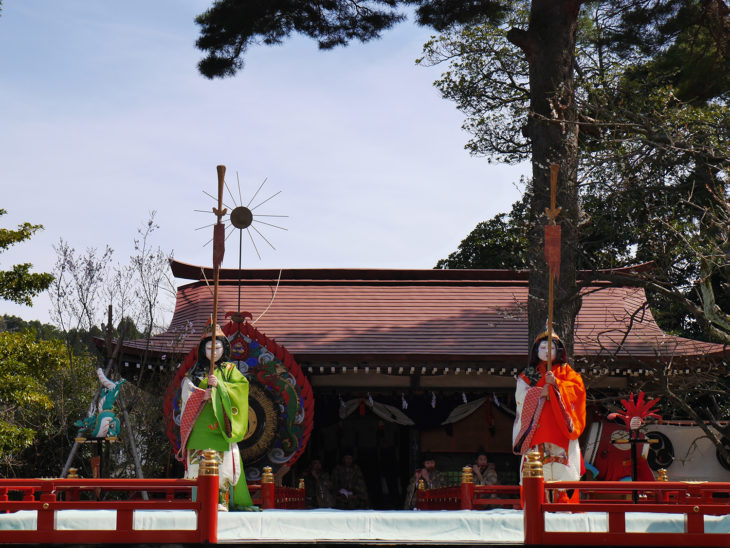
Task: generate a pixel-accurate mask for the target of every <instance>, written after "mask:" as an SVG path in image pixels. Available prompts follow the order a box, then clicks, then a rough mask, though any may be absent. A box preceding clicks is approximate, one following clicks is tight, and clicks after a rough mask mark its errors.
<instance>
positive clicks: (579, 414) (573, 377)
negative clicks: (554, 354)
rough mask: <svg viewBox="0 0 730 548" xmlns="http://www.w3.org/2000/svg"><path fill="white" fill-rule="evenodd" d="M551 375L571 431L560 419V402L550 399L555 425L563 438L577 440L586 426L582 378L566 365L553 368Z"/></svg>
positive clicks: (584, 392)
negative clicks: (568, 418)
mask: <svg viewBox="0 0 730 548" xmlns="http://www.w3.org/2000/svg"><path fill="white" fill-rule="evenodd" d="M553 374H554V375H555V379H556V380H557V381H558V390H559V391H560V398H561V400H562V402H563V406H564V410H565V412H567V414H568V416H569V417H570V419H571V421H572V423H573V429H572V431H571V430H569V429H568V427H567V425H566V424H565V421H564V420H562V419H561V417H562V416H563V410H562V409H561V408H560V407H561V406H560V402H558V401H554V400H555V398H551V399H550V407H551V408H552V411H553V414H554V415H555V418H556V423H557V424H558V425H559V428H560V429H561V430H562V434H563V435H564V436H565V437H567V438H568V439H571V440H575V439H578V437H579V436H580V435H581V434H582V433H583V429H584V428H585V426H586V389H585V385H584V384H583V378H582V377H581V376H580V374H579V373H576V372H575V371H573V368H572V367H570V366H569V365H568V364H565V365H562V366H560V367H555V368H553ZM558 419H560V420H558Z"/></svg>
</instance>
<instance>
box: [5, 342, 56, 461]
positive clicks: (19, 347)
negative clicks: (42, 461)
mask: <svg viewBox="0 0 730 548" xmlns="http://www.w3.org/2000/svg"><path fill="white" fill-rule="evenodd" d="M65 356H66V351H65V348H64V347H63V343H61V342H60V341H37V340H36V339H35V337H34V336H33V335H32V334H30V333H7V332H5V333H0V363H2V364H3V367H2V368H0V410H1V411H2V412H0V455H2V460H3V464H8V461H9V460H10V461H11V460H12V459H13V455H17V454H18V453H19V452H20V451H22V450H23V449H25V448H26V447H28V446H30V445H31V444H32V443H33V441H34V439H35V436H36V434H38V433H39V432H41V431H44V430H45V424H46V421H45V418H46V416H47V413H48V411H50V410H51V408H52V407H53V403H52V401H51V399H50V398H49V396H48V393H47V390H46V382H48V381H49V380H50V379H51V377H52V376H53V375H54V374H55V373H56V372H57V371H58V370H59V369H61V368H62V367H63V363H64V360H65Z"/></svg>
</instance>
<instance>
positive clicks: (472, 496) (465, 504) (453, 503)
mask: <svg viewBox="0 0 730 548" xmlns="http://www.w3.org/2000/svg"><path fill="white" fill-rule="evenodd" d="M416 507H417V508H418V509H419V510H481V509H488V508H520V507H521V506H520V486H519V485H474V484H473V483H462V484H461V485H460V486H459V487H441V488H438V489H419V490H418V493H417V503H416Z"/></svg>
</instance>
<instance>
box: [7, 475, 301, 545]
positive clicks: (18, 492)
mask: <svg viewBox="0 0 730 548" xmlns="http://www.w3.org/2000/svg"><path fill="white" fill-rule="evenodd" d="M268 479H269V478H266V477H264V478H263V480H264V481H263V482H262V483H260V484H253V485H250V486H249V490H250V491H251V495H252V498H253V499H254V504H258V505H259V506H261V508H263V509H268V508H304V506H305V497H304V489H303V488H299V489H293V488H289V487H274V484H273V482H269V481H268ZM272 480H273V478H272ZM194 489H196V490H197V493H196V494H194V491H193V490H194ZM143 493H145V494H146V495H143ZM120 495H121V497H123V499H124V500H116V499H115V497H118V496H120ZM102 496H103V497H104V499H103V500H101V498H102ZM145 496H146V497H147V498H146V499H145ZM11 499H21V500H11ZM20 510H33V511H36V512H37V517H36V523H35V529H27V530H8V529H3V530H2V531H0V544H41V543H43V544H46V543H54V544H92V543H93V544H103V543H125V544H126V543H165V544H168V543H191V544H200V543H215V542H217V538H218V533H217V529H218V476H217V475H202V473H201V475H200V477H198V479H197V480H183V479H82V478H73V479H70V478H67V479H0V514H8V513H12V512H17V511H20ZM59 510H114V511H115V512H116V516H115V523H114V524H112V526H111V527H108V525H109V524H105V525H107V527H108V528H105V529H83V530H82V529H78V528H74V529H73V530H70V529H57V514H56V512H57V511H59ZM137 510H192V511H194V512H195V514H196V518H197V522H196V523H195V528H191V529H189V530H179V529H135V528H134V513H135V511H137ZM95 525H101V523H99V522H97V523H95Z"/></svg>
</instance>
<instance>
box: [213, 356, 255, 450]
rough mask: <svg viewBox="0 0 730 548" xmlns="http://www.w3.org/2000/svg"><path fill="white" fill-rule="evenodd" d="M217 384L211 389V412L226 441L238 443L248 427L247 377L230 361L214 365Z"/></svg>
mask: <svg viewBox="0 0 730 548" xmlns="http://www.w3.org/2000/svg"><path fill="white" fill-rule="evenodd" d="M214 374H215V376H216V378H217V379H218V386H216V387H215V388H213V389H212V392H211V403H212V404H213V413H214V414H215V418H216V420H217V421H218V424H219V425H220V434H221V435H222V436H223V439H225V440H226V441H227V442H228V443H238V442H239V441H241V440H242V439H243V437H244V436H245V435H246V430H247V429H248V379H246V377H244V376H243V375H242V374H241V372H240V371H239V370H238V368H237V367H236V366H235V365H234V364H232V363H231V362H225V363H222V364H221V365H220V367H216V369H215V373H214Z"/></svg>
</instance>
